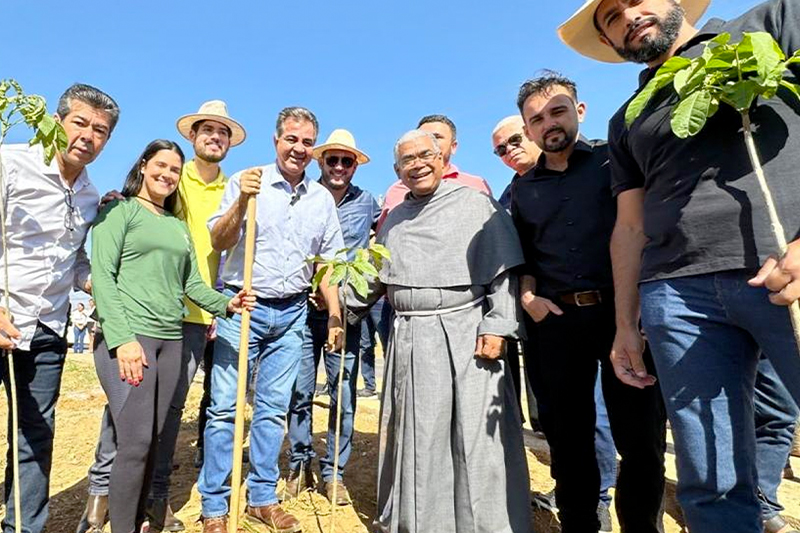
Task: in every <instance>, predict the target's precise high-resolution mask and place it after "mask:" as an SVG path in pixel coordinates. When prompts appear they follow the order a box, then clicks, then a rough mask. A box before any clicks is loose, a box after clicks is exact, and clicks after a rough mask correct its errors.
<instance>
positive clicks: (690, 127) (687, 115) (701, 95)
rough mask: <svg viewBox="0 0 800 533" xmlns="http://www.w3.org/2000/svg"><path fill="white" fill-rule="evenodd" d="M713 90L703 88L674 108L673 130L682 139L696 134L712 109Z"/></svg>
mask: <svg viewBox="0 0 800 533" xmlns="http://www.w3.org/2000/svg"><path fill="white" fill-rule="evenodd" d="M712 100H713V98H712V97H711V92H710V91H708V90H706V89H701V90H698V91H695V92H694V93H692V94H690V95H689V96H687V97H686V98H684V99H683V100H681V101H680V102H679V103H678V105H677V106H675V108H674V109H673V110H672V121H671V125H672V131H673V133H675V135H677V136H678V137H679V138H681V139H685V138H687V137H690V136H693V135H696V134H697V133H698V132H699V131H700V130H701V129H703V126H705V123H706V120H708V116H709V112H710V111H711V110H712V107H713V105H712Z"/></svg>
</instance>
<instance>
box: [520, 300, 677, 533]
mask: <svg viewBox="0 0 800 533" xmlns="http://www.w3.org/2000/svg"><path fill="white" fill-rule="evenodd" d="M559 307H561V309H562V310H563V311H564V314H563V315H562V316H557V315H554V314H553V313H550V314H549V315H547V316H546V317H545V318H544V320H542V321H541V322H539V323H538V324H536V325H535V326H534V327H535V332H536V334H535V336H534V342H535V345H536V349H535V350H532V353H531V360H529V366H530V368H531V372H533V373H534V374H535V375H536V378H535V382H536V383H537V388H538V389H539V390H538V391H537V393H539V394H542V395H543V399H542V403H543V404H545V405H546V407H547V408H546V409H542V410H540V413H539V418H540V421H541V423H542V426H543V428H544V432H545V435H546V436H547V441H548V443H549V444H550V451H551V460H552V463H551V474H552V476H553V478H554V479H555V481H556V501H557V504H558V508H559V519H560V520H561V530H562V532H563V533H587V532H592V531H594V532H596V531H597V530H598V527H599V524H598V521H597V504H598V493H599V490H600V473H599V470H598V467H597V459H596V455H595V443H594V432H595V422H596V420H595V418H596V416H595V405H594V384H595V380H596V378H597V361H600V363H601V372H602V376H601V379H602V382H603V394H604V397H605V401H606V407H607V408H608V416H609V421H610V423H611V433H612V435H613V437H614V443H615V444H616V447H617V450H618V452H619V454H620V456H621V457H622V460H621V463H620V468H619V476H618V479H617V489H616V497H615V498H614V500H615V502H616V510H617V516H618V518H619V522H620V525H621V527H622V531H623V532H628V533H655V532H660V531H662V530H663V526H662V523H661V522H662V520H661V516H662V499H663V493H664V452H665V450H666V413H665V410H664V404H663V400H662V398H661V392H660V390H659V388H658V385H657V384H656V385H655V386H653V387H648V388H646V389H644V390H640V389H636V388H634V387H630V386H628V385H625V384H623V383H622V382H621V381H619V380H618V379H617V377H616V375H615V374H614V370H613V368H612V366H611V361H610V359H609V356H610V353H611V346H612V344H613V341H614V334H615V331H616V329H615V321H614V305H613V302H604V303H601V304H598V305H593V306H587V307H578V306H575V305H567V304H560V305H559ZM645 355H646V362H647V366H648V369H649V371H650V373H652V374H654V373H655V369H654V367H653V364H652V358H651V357H650V354H649V352H647V353H646V354H645Z"/></svg>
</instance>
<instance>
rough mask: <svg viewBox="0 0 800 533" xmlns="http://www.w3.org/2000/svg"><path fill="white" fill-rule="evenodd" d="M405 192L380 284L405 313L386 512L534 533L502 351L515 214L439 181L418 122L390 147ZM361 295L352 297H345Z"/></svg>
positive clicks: (384, 467)
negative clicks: (388, 260)
mask: <svg viewBox="0 0 800 533" xmlns="http://www.w3.org/2000/svg"><path fill="white" fill-rule="evenodd" d="M394 156H395V170H396V172H397V174H398V176H399V177H400V179H401V180H402V181H403V183H404V184H405V185H406V186H407V187H408V188H409V189H410V191H411V192H410V193H409V194H408V196H407V197H406V199H405V201H404V202H403V203H401V204H400V205H399V206H397V207H395V208H394V209H393V210H392V211H391V212H390V213H389V215H388V217H387V218H386V221H385V222H384V224H383V226H382V227H381V229H380V232H379V234H378V242H379V243H381V244H383V245H385V246H386V247H387V248H388V249H389V251H390V252H391V261H390V262H388V263H386V264H385V265H384V267H383V268H382V269H381V272H380V276H379V279H378V280H374V281H373V283H372V284H371V287H370V288H371V292H370V296H369V297H368V298H367V299H366V300H363V299H360V300H359V299H358V298H357V297H356V298H355V300H356V301H357V302H356V303H354V304H353V305H349V308H350V310H351V311H353V312H355V313H356V314H358V313H363V310H364V309H365V308H367V307H368V306H369V305H370V304H371V303H372V302H374V301H376V300H377V299H378V298H379V297H380V296H381V295H382V294H387V295H388V298H389V302H390V303H391V305H392V307H393V308H394V309H395V312H396V319H395V321H394V324H393V327H392V333H391V336H390V338H389V342H388V346H387V350H386V366H387V367H386V371H385V382H384V389H383V396H382V399H381V431H380V455H379V469H378V516H377V517H376V519H375V525H376V530H378V531H381V532H386V533H405V532H411V533H413V532H416V533H431V532H434V531H435V532H437V533H451V532H452V533H465V532H470V533H477V532H486V533H506V532H514V533H523V532H528V531H530V527H531V526H530V499H529V493H528V467H527V462H526V459H525V451H524V448H523V443H522V429H521V422H520V414H519V410H518V407H517V402H516V399H515V394H514V385H513V381H512V380H511V376H510V375H507V374H506V365H505V361H504V360H503V354H504V352H505V342H506V339H515V338H517V335H518V330H519V322H518V319H517V277H516V275H515V274H513V273H512V272H511V269H512V268H513V267H515V266H517V265H521V264H523V262H524V259H523V256H522V250H521V247H520V244H519V238H518V236H517V233H516V230H515V229H514V225H513V223H512V221H511V218H510V217H509V216H508V215H507V214H506V212H505V211H504V210H503V209H502V208H501V207H500V206H499V204H497V203H496V202H495V201H494V200H492V199H491V198H489V197H488V196H486V195H484V194H482V193H480V192H477V191H475V190H473V189H470V188H467V187H464V186H462V185H458V184H453V183H449V182H447V181H442V174H443V170H444V163H443V160H442V154H441V151H440V149H439V146H438V143H437V141H436V138H435V137H433V136H432V135H430V134H428V133H425V132H422V131H419V130H414V131H411V132H408V133H407V134H405V135H403V136H402V137H401V138H400V140H399V141H397V144H396V145H395V149H394ZM352 301H353V300H350V301H348V304H350V303H351V302H352Z"/></svg>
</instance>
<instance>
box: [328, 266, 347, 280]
mask: <svg viewBox="0 0 800 533" xmlns="http://www.w3.org/2000/svg"><path fill="white" fill-rule="evenodd" d="M345 274H347V265H337V266H336V267H334V269H333V273H332V274H331V281H330V284H331V285H338V284H339V282H340V281H342V280H343V279H344V276H345Z"/></svg>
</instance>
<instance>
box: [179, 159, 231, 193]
mask: <svg viewBox="0 0 800 533" xmlns="http://www.w3.org/2000/svg"><path fill="white" fill-rule="evenodd" d="M187 178H188V179H190V180H192V181H194V182H196V183H198V184H200V185H202V186H203V187H206V188H209V189H222V188H224V187H225V174H224V173H223V172H222V168H220V169H219V172H218V173H217V177H216V178H214V181H212V182H211V183H206V182H205V181H203V178H201V177H200V172H199V171H198V170H197V164H196V163H195V161H194V159H192V160H191V161H189V162H188V163H186V164H185V165H183V169H182V170H181V179H187Z"/></svg>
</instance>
